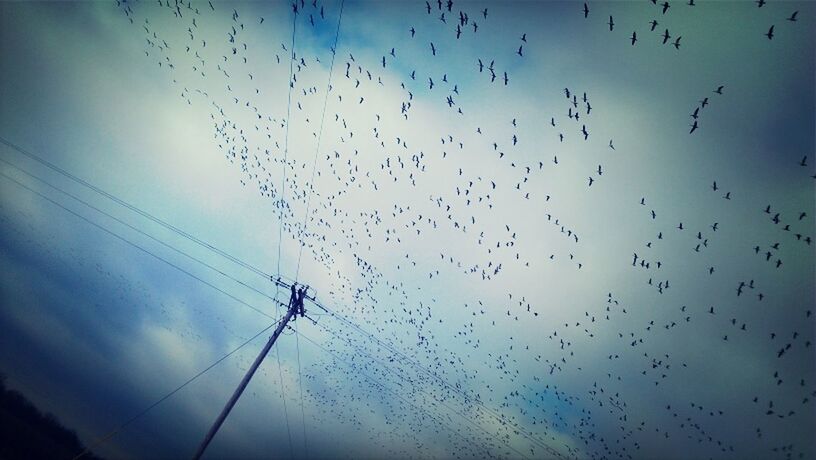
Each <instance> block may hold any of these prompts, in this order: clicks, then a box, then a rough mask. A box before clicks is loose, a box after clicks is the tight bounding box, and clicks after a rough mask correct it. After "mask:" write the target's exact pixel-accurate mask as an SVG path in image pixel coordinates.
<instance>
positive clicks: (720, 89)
mask: <svg viewBox="0 0 816 460" xmlns="http://www.w3.org/2000/svg"><path fill="white" fill-rule="evenodd" d="M723 88H725V86H723V85H720V86H718V87H717V89H715V90H714V92H715V93H717V94H722V90H723Z"/></svg>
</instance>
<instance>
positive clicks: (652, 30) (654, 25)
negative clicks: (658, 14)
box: [649, 19, 657, 32]
mask: <svg viewBox="0 0 816 460" xmlns="http://www.w3.org/2000/svg"><path fill="white" fill-rule="evenodd" d="M649 24H651V25H652V28H651V30H650V32H654V30H655V27H657V19H652V22H650V23H649Z"/></svg>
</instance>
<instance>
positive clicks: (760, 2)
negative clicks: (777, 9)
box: [756, 0, 765, 8]
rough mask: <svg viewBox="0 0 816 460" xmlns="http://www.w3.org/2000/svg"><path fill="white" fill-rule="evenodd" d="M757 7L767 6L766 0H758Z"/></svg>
mask: <svg viewBox="0 0 816 460" xmlns="http://www.w3.org/2000/svg"><path fill="white" fill-rule="evenodd" d="M756 4H757V8H762V7H763V6H765V0H756Z"/></svg>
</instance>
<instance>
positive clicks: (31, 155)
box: [0, 136, 270, 279]
mask: <svg viewBox="0 0 816 460" xmlns="http://www.w3.org/2000/svg"><path fill="white" fill-rule="evenodd" d="M0 142H2V143H3V144H5V145H6V146H7V147H9V148H11V149H13V150H16V151H17V152H19V153H21V154H23V155H25V156H27V157H29V158H31V159H32V160H34V161H36V162H38V163H40V164H42V165H44V166H46V167H48V168H49V169H51V170H53V171H55V172H57V173H59V174H62V175H63V176H65V177H67V178H69V179H71V180H73V181H74V182H76V183H78V184H80V185H83V186H85V187H87V188H89V189H91V190H93V191H95V192H97V193H99V194H100V195H102V196H105V197H106V198H108V199H110V200H111V201H114V202H116V203H118V204H120V205H122V206H124V207H126V208H128V209H130V210H131V211H133V212H135V213H137V214H139V215H141V216H143V217H145V218H147V219H150V220H151V221H153V222H155V223H157V224H159V225H161V226H162V227H164V228H166V229H168V230H171V231H173V232H175V233H177V234H179V235H181V236H183V237H184V238H187V239H188V240H190V241H193V242H195V243H197V244H199V245H200V246H203V247H205V248H207V249H209V250H211V251H213V252H215V253H217V254H219V255H221V256H223V257H225V258H227V259H229V260H231V261H232V262H234V263H236V264H238V265H240V266H242V267H244V268H246V269H247V270H250V271H252V272H255V273H257V274H259V275H261V276H263V277H264V278H267V279H269V277H270V275H269V274H267V273H265V272H264V271H262V270H261V269H259V268H257V267H255V266H253V265H251V264H248V263H246V262H244V261H242V260H240V259H238V258H236V257H233V256H231V255H230V254H228V253H226V252H224V251H222V250H221V249H219V248H217V247H216V246H214V245H213V244H210V243H208V242H206V241H203V240H200V239H198V238H196V237H195V236H193V235H191V234H189V233H187V232H185V231H184V230H181V229H179V228H177V227H175V226H174V225H171V224H169V223H167V222H166V221H164V220H162V219H159V218H158V217H155V216H154V215H152V214H150V213H149V212H146V211H143V210H141V209H139V208H138V207H136V206H134V205H132V204H130V203H128V202H126V201H124V200H122V199H120V198H118V197H117V196H115V195H113V194H111V193H108V192H106V191H105V190H102V189H101V188H99V187H97V186H95V185H93V184H91V183H89V182H87V181H85V180H83V179H82V178H80V177H78V176H75V175H74V174H71V173H70V172H68V171H66V170H65V169H63V168H60V167H59V166H57V165H55V164H53V163H51V162H50V161H48V160H46V159H44V158H42V157H40V156H38V155H35V154H34V153H31V152H29V151H28V150H26V149H24V148H22V147H20V146H18V145H16V144H14V143H12V142H10V141H8V140H7V139H5V138H3V137H2V136H0Z"/></svg>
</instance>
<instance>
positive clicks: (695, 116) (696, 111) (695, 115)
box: [690, 107, 700, 120]
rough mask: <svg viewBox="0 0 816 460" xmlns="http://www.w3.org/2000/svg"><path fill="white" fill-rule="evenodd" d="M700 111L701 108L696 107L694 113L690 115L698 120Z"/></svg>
mask: <svg viewBox="0 0 816 460" xmlns="http://www.w3.org/2000/svg"><path fill="white" fill-rule="evenodd" d="M699 113H700V108H699V107H697V108H695V109H694V112H692V114H691V115H690V116H691V118H694V119H695V120H696V119H697V117H698V116H699Z"/></svg>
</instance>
